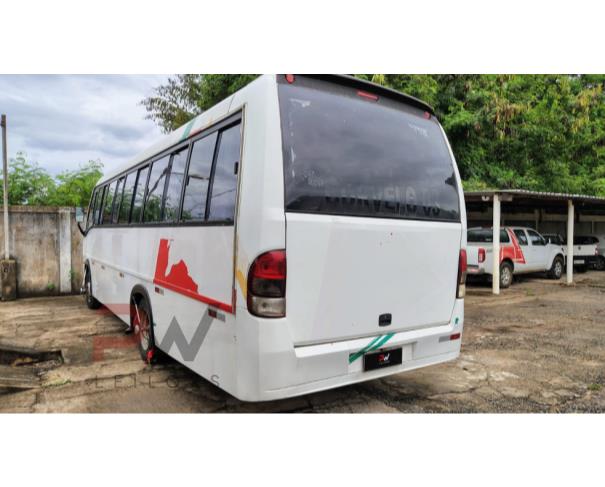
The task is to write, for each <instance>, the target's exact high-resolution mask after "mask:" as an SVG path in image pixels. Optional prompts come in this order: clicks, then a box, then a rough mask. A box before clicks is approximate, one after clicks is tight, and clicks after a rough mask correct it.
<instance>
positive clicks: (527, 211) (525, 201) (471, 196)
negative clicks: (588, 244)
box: [464, 189, 605, 294]
mask: <svg viewBox="0 0 605 487" xmlns="http://www.w3.org/2000/svg"><path fill="white" fill-rule="evenodd" d="M464 199H465V201H466V211H467V220H468V226H469V228H470V227H473V226H490V225H491V226H492V228H493V249H494V255H500V228H501V226H502V225H505V224H506V225H515V226H525V227H531V228H534V229H536V230H537V231H538V232H544V233H559V234H561V235H564V234H566V236H567V261H568V262H573V238H574V233H576V230H577V231H579V232H582V233H586V234H594V233H599V234H605V198H603V197H597V196H589V195H582V194H566V193H546V192H540V191H527V190H523V189H502V190H485V191H468V192H465V193H464ZM493 265H494V267H493V270H492V275H493V278H492V293H493V294H500V262H499V259H493ZM572 282H573V265H568V266H567V284H571V283H572Z"/></svg>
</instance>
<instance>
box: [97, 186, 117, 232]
mask: <svg viewBox="0 0 605 487" xmlns="http://www.w3.org/2000/svg"><path fill="white" fill-rule="evenodd" d="M117 184H118V182H117V181H114V182H113V183H111V186H107V187H106V188H107V189H106V191H105V201H104V202H103V219H102V221H101V224H102V225H109V224H111V212H112V211H113V198H114V195H115V192H116V186H117Z"/></svg>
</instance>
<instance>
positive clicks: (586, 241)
mask: <svg viewBox="0 0 605 487" xmlns="http://www.w3.org/2000/svg"><path fill="white" fill-rule="evenodd" d="M573 243H574V244H575V245H593V244H596V243H599V240H598V239H597V238H595V237H586V236H583V235H579V236H577V237H574V239H573Z"/></svg>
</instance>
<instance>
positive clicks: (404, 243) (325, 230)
mask: <svg viewBox="0 0 605 487" xmlns="http://www.w3.org/2000/svg"><path fill="white" fill-rule="evenodd" d="M461 234H462V227H461V224H460V223H445V222H424V221H412V220H395V219H391V220H389V219H378V218H359V217H343V216H332V215H306V214H297V213H288V214H287V242H288V246H287V254H288V287H287V295H286V296H287V297H286V306H287V317H288V326H289V327H290V332H291V335H292V338H293V340H294V343H295V344H296V345H304V344H310V343H318V342H326V341H339V340H344V339H350V338H356V337H364V336H372V335H375V334H377V333H398V332H401V331H404V330H410V329H417V328H423V327H427V326H440V325H444V324H447V323H449V321H450V318H451V315H452V309H453V307H454V301H455V299H456V280H457V275H458V259H457V257H458V254H459V253H460V238H461ZM385 314H388V315H390V316H389V323H386V322H385V323H382V324H380V323H379V317H380V316H382V315H385Z"/></svg>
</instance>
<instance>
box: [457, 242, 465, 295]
mask: <svg viewBox="0 0 605 487" xmlns="http://www.w3.org/2000/svg"><path fill="white" fill-rule="evenodd" d="M466 269H467V262H466V250H465V249H460V257H459V259H458V283H457V286H456V297H457V298H458V299H462V298H463V297H464V294H465V293H466Z"/></svg>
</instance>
